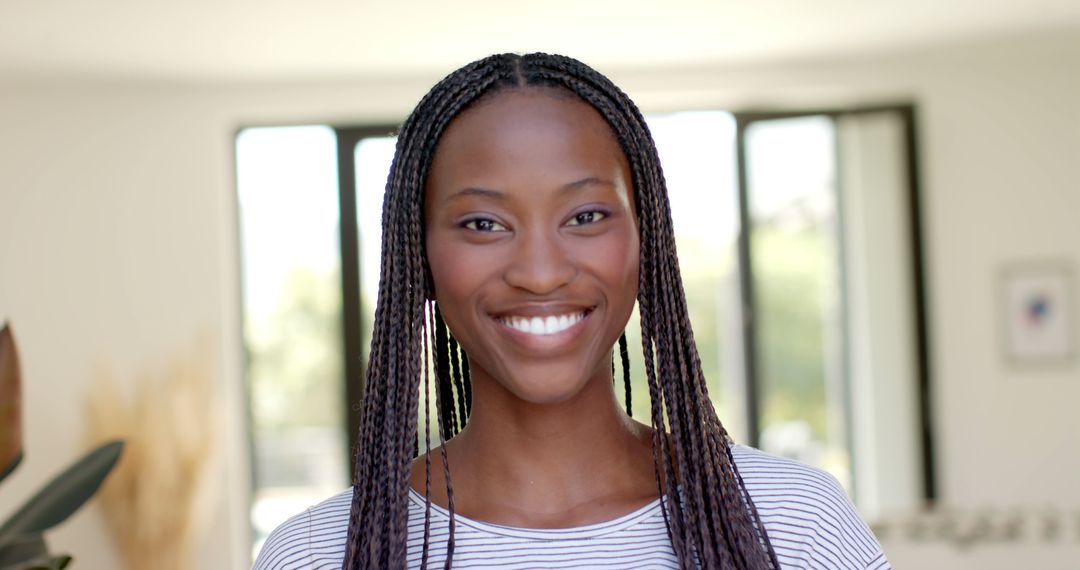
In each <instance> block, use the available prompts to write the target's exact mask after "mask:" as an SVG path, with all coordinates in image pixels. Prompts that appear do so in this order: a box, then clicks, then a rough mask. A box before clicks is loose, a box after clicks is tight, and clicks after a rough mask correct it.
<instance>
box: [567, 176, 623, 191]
mask: <svg viewBox="0 0 1080 570" xmlns="http://www.w3.org/2000/svg"><path fill="white" fill-rule="evenodd" d="M588 186H608V187H611V188H614V187H615V183H614V182H612V181H610V180H605V179H603V178H597V177H596V176H589V177H586V178H582V179H581V180H576V181H574V182H571V183H569V184H564V185H563V187H562V188H560V189H559V190H560V191H561V192H568V191H573V190H581V189H584V188H586V187H588Z"/></svg>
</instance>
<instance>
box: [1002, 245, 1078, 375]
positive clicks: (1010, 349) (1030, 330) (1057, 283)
mask: <svg viewBox="0 0 1080 570" xmlns="http://www.w3.org/2000/svg"><path fill="white" fill-rule="evenodd" d="M1072 287H1073V282H1072V270H1071V267H1070V266H1069V264H1068V263H1067V262H1064V261H1044V262H1020V263H1010V264H1008V265H1006V266H1005V269H1004V270H1003V271H1002V280H1001V289H1002V302H1003V305H1004V317H1005V318H1004V321H1005V322H1004V336H1005V339H1004V340H1005V356H1006V359H1007V360H1008V361H1009V362H1011V363H1014V364H1018V365H1055V364H1069V363H1071V362H1072V360H1073V357H1074V353H1075V337H1074V335H1075V334H1076V332H1075V323H1074V322H1073V319H1074V315H1075V307H1074V305H1073V303H1074V300H1073V291H1072Z"/></svg>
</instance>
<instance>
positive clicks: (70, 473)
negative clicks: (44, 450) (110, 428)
mask: <svg viewBox="0 0 1080 570" xmlns="http://www.w3.org/2000/svg"><path fill="white" fill-rule="evenodd" d="M123 449H124V442H122V441H110V442H108V443H106V444H104V445H102V446H100V447H98V448H97V449H95V450H93V451H91V452H90V453H88V454H86V455H85V456H83V458H82V459H80V460H78V461H77V462H75V463H74V464H73V465H71V467H68V468H67V469H66V470H64V472H63V473H60V474H59V475H57V476H56V477H54V478H53V480H52V481H50V482H49V483H48V484H47V485H45V486H44V487H43V488H42V489H41V490H40V491H38V493H37V494H36V495H34V496H33V497H31V498H30V500H29V501H27V502H26V503H25V504H23V506H22V507H20V508H19V510H18V511H16V512H15V514H14V515H11V518H9V519H8V520H7V522H5V523H4V524H3V525H0V541H3V540H4V539H5V538H7V537H9V536H12V535H16V534H32V533H38V532H42V531H45V530H47V529H50V528H52V527H54V526H56V525H58V524H60V523H61V522H63V521H64V520H65V519H67V518H68V517H69V516H71V514H72V513H74V512H75V511H77V510H79V507H81V506H82V505H83V503H85V502H86V501H87V500H88V499H89V498H90V497H91V496H92V495H93V494H94V493H95V492H96V491H97V490H98V487H100V486H101V482H102V481H104V480H105V477H106V476H107V475H108V474H109V471H111V470H112V468H113V466H115V465H116V462H117V460H119V459H120V453H121V452H122V451H123Z"/></svg>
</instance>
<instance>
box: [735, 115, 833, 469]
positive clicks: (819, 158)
mask: <svg viewBox="0 0 1080 570" xmlns="http://www.w3.org/2000/svg"><path fill="white" fill-rule="evenodd" d="M835 146H836V145H835V127H834V125H833V122H832V120H831V119H829V118H828V117H821V116H819V117H804V118H797V119H784V120H772V121H760V122H755V123H751V124H750V126H749V127H748V128H747V130H746V153H747V173H746V174H747V183H748V196H749V210H750V224H751V228H750V248H751V249H750V252H751V253H750V254H751V265H752V267H751V274H752V275H753V286H754V295H755V299H754V301H755V305H756V306H755V307H754V316H755V323H756V326H757V331H756V338H755V341H756V347H755V350H756V354H755V356H756V360H757V363H758V379H759V389H760V393H761V409H760V413H761V434H760V436H761V440H760V441H761V447H762V449H764V450H765V451H768V452H770V453H774V454H777V455H783V456H787V457H792V458H794V459H798V460H800V461H803V462H806V463H809V464H811V465H817V466H819V467H822V468H824V469H826V470H828V471H830V472H831V473H832V474H834V475H835V476H836V477H837V478H838V479H839V480H840V482H841V483H843V484H844V485H846V486H847V485H849V484H850V481H851V477H850V464H851V461H850V454H849V451H848V450H849V446H848V440H847V435H846V426H845V424H846V417H847V414H846V404H845V402H846V395H845V382H844V378H845V371H844V364H843V363H844V362H845V359H844V357H843V351H844V339H845V337H844V327H843V305H842V303H843V297H842V294H841V264H840V259H841V252H840V245H841V244H840V240H839V239H838V236H839V226H838V224H839V208H838V201H837V190H836V158H835V157H836V149H835Z"/></svg>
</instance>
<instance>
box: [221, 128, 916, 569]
mask: <svg viewBox="0 0 1080 570" xmlns="http://www.w3.org/2000/svg"><path fill="white" fill-rule="evenodd" d="M647 121H648V123H649V127H650V130H651V131H652V132H653V135H654V137H655V139H656V142H657V147H658V150H659V152H660V156H661V160H662V162H663V165H664V173H665V176H666V178H667V182H668V187H669V193H670V199H671V207H672V216H673V218H674V221H675V228H676V241H677V245H678V249H679V259H680V266H681V269H682V271H683V279H684V287H685V290H686V295H687V303H688V305H689V308H690V319H691V321H692V322H693V325H694V332H695V335H696V339H697V341H698V346H699V352H700V356H701V360H702V365H703V367H704V372H705V376H706V378H707V380H708V382H709V391H710V395H711V396H712V398H713V403H714V405H715V407H716V409H717V413H718V414H719V415H720V417H721V418H722V419H723V421H724V423H725V425H726V426H727V427H728V429H729V431H730V432H731V433H732V435H733V436H734V437H735V438H736V440H738V441H742V442H747V443H749V444H751V445H755V446H758V447H762V448H763V449H765V450H766V451H770V452H772V453H776V454H780V455H786V456H790V457H794V458H797V459H800V460H802V461H805V462H808V463H811V464H815V465H818V466H820V467H822V468H825V469H827V470H829V471H830V472H831V473H833V474H834V475H835V476H836V477H837V478H838V479H840V481H841V482H842V483H843V484H844V485H845V486H847V487H848V489H849V490H851V491H852V492H853V494H854V496H855V499H856V501H857V503H859V504H860V507H861V508H864V509H867V510H868V511H869V512H870V513H871V514H872V513H873V512H876V509H884V508H888V507H894V506H898V505H905V504H906V505H908V506H910V505H911V504H916V503H917V502H918V501H921V500H923V499H924V498H928V497H931V496H932V494H933V480H932V478H931V477H930V474H931V472H932V465H931V463H930V461H929V457H930V451H931V449H930V445H929V444H930V441H929V431H928V427H927V422H926V415H925V412H924V410H925V404H926V390H927V389H928V379H927V376H926V374H927V372H926V371H927V367H926V347H925V335H924V334H923V333H922V331H923V330H924V329H925V325H924V323H923V315H924V313H925V311H924V310H923V308H922V297H921V295H922V293H921V291H922V288H921V280H922V275H921V270H920V269H919V268H920V267H921V262H920V259H919V240H918V229H919V228H918V215H917V214H918V204H917V192H916V188H915V187H914V184H915V182H916V180H917V176H916V172H915V163H914V156H913V149H914V130H913V129H914V115H913V111H912V109H911V108H910V107H897V108H886V109H879V110H860V111H851V112H826V113H804V114H735V115H733V114H730V113H725V112H687V113H671V114H663V115H651V116H649V117H647ZM391 132H392V129H391V128H337V129H332V128H330V127H326V126H309V127H288V128H253V129H246V130H244V131H242V132H241V134H240V135H239V136H238V138H237V170H238V186H239V193H240V204H241V222H242V223H241V225H242V228H243V229H242V236H243V251H244V282H245V286H244V298H245V300H244V312H245V315H244V322H245V339H246V342H247V350H248V355H249V361H248V378H249V385H250V390H251V406H252V426H253V427H252V429H253V453H254V459H255V462H254V463H255V482H256V485H255V500H254V508H253V515H252V522H253V525H254V527H255V529H256V538H257V544H256V549H257V548H258V539H260V538H262V537H264V536H265V533H266V532H268V531H269V530H271V529H272V528H273V527H274V526H276V525H277V524H278V523H280V522H281V521H283V520H284V518H285V517H287V516H289V515H290V514H292V513H295V512H298V511H299V510H302V508H304V507H306V506H307V505H308V504H310V503H312V502H315V501H317V500H319V499H321V498H325V497H327V496H329V495H332V494H334V493H335V492H338V491H340V490H341V489H343V488H345V487H346V486H347V485H348V483H349V479H348V471H349V468H350V465H349V463H350V462H349V458H350V457H351V453H350V451H349V450H350V449H351V447H350V445H351V442H352V441H353V439H354V438H355V435H356V432H357V429H358V425H357V420H358V414H357V413H356V411H355V410H356V409H357V405H358V403H359V401H360V399H361V398H362V386H361V382H362V380H361V379H362V378H363V363H364V362H366V360H367V355H366V352H367V347H368V345H369V342H370V329H371V324H372V320H373V312H374V308H375V295H376V292H377V288H378V274H379V264H380V242H381V239H380V233H381V232H380V223H381V212H382V194H383V189H384V186H385V183H386V177H387V173H388V172H389V167H390V161H391V159H392V157H393V152H394V143H395V139H394V137H393V136H392V135H391V134H390V133H391ZM627 333H628V334H627V336H628V340H629V342H630V344H631V347H634V346H640V334H639V330H638V326H637V315H636V313H635V315H633V316H632V317H631V323H630V324H629V325H628V327H627ZM639 353H640V350H631V354H632V370H633V371H634V374H633V379H634V383H635V384H634V394H635V398H634V405H633V411H634V416H635V417H637V418H643V419H647V418H648V416H649V405H648V395H647V394H648V390H647V388H646V385H645V378H644V374H643V372H642V370H643V365H642V364H641V362H640V354H639ZM346 379H349V381H346Z"/></svg>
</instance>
